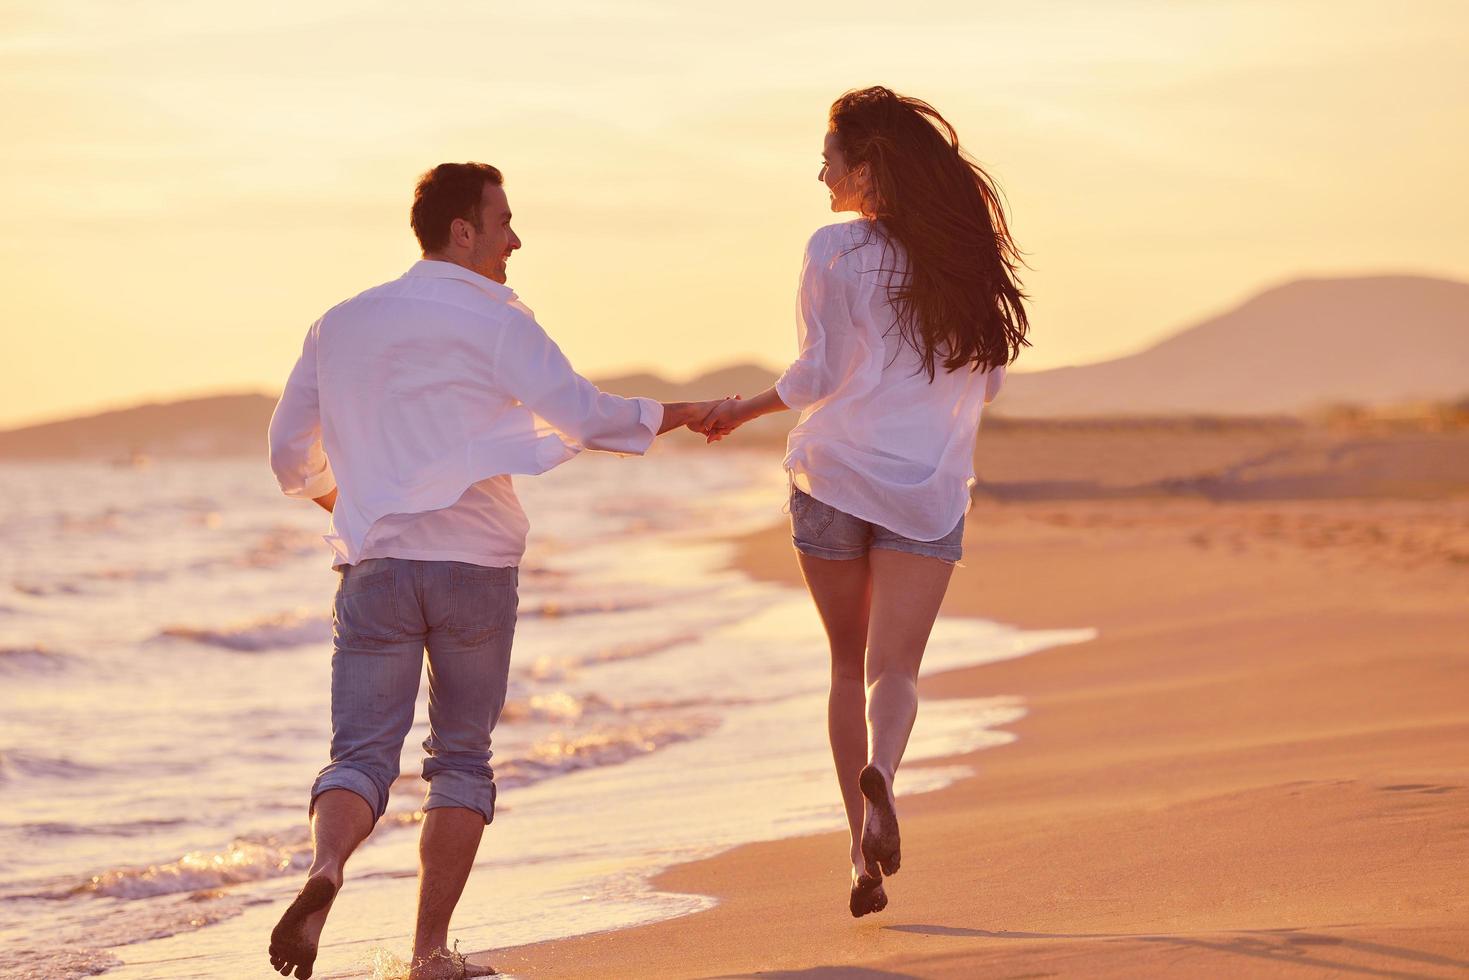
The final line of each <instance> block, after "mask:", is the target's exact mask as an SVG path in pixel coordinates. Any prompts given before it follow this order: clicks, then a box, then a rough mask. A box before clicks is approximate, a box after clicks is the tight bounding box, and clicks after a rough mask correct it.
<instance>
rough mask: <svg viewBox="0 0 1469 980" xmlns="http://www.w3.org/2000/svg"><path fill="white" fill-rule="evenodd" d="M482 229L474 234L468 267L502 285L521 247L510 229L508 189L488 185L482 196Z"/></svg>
mask: <svg viewBox="0 0 1469 980" xmlns="http://www.w3.org/2000/svg"><path fill="white" fill-rule="evenodd" d="M479 218H480V222H479V223H480V227H479V228H478V229H477V230H475V231H474V232H473V233H472V237H471V242H470V246H469V267H470V268H471V269H473V270H474V271H475V272H478V273H479V274H480V275H482V276H484V277H485V278H487V279H493V280H495V282H499V283H503V282H504V281H505V272H506V269H505V263H506V262H507V261H509V259H510V253H511V252H513V251H515V250H516V249H517V248H519V247H520V238H519V237H518V236H517V235H516V234H515V231H514V229H512V228H511V227H510V201H509V199H508V198H506V197H505V188H503V187H496V186H495V185H494V184H485V189H484V193H483V194H482V195H481V196H480V212H479Z"/></svg>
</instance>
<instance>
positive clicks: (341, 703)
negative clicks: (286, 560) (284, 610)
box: [311, 558, 519, 823]
mask: <svg viewBox="0 0 1469 980" xmlns="http://www.w3.org/2000/svg"><path fill="white" fill-rule="evenodd" d="M341 575H342V578H341V582H340V583H339V585H338V587H337V597H336V602H335V604H334V608H333V610H332V744H331V762H330V763H328V764H327V766H326V768H324V769H322V770H321V774H320V775H318V776H317V778H316V783H315V785H314V786H313V787H312V789H311V804H312V807H313V808H314V807H315V805H316V798H317V797H318V796H320V795H321V794H322V793H325V792H326V791H327V790H331V789H345V790H350V791H351V792H353V793H356V794H357V795H358V796H360V797H362V799H363V800H364V801H365V802H366V803H367V805H368V806H370V807H371V808H372V810H373V814H374V816H376V817H381V816H382V815H383V811H385V810H386V809H387V807H388V794H389V792H390V791H391V790H392V786H393V783H394V781H395V780H397V778H398V767H399V756H400V754H401V752H402V747H403V740H404V739H405V738H406V737H407V735H408V732H409V730H410V729H411V728H412V727H413V710H414V707H415V705H416V703H417V700H418V685H419V680H420V675H421V674H422V673H423V658H424V652H425V650H427V653H428V665H429V666H428V686H429V699H428V738H427V739H425V740H424V743H423V753H424V758H423V778H424V779H426V780H427V781H428V784H429V790H428V796H427V798H426V799H425V800H424V804H423V808H424V809H425V810H432V809H435V808H436V807H461V808H463V809H466V810H473V811H474V812H476V813H478V814H479V815H480V816H482V817H483V818H484V821H485V823H489V822H490V820H491V819H493V818H494V815H495V773H494V770H493V769H491V768H490V732H491V731H492V730H493V729H494V727H495V722H496V721H498V720H499V718H500V711H501V710H502V709H503V708H504V707H505V690H506V685H507V680H508V674H509V670H510V646H511V643H512V641H513V640H514V638H515V618H516V605H517V585H518V582H519V575H518V572H517V570H516V569H515V568H485V567H482V566H479V565H469V564H465V563H463V562H457V561H411V560H409V559H406V558H369V559H367V560H365V561H361V562H358V563H357V564H356V565H347V566H345V567H343V568H342V570H341Z"/></svg>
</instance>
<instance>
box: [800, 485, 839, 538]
mask: <svg viewBox="0 0 1469 980" xmlns="http://www.w3.org/2000/svg"><path fill="white" fill-rule="evenodd" d="M836 516H837V511H836V508H835V507H831V506H828V505H827V504H823V503H822V502H821V501H819V500H817V499H816V498H815V497H813V496H811V495H810V494H809V493H806V492H804V491H802V490H793V491H792V492H791V532H792V534H793V535H794V536H795V537H796V538H797V539H798V540H801V541H815V540H816V539H817V538H819V537H821V536H822V535H823V534H825V533H826V529H827V528H829V527H831V522H832V521H834V520H836Z"/></svg>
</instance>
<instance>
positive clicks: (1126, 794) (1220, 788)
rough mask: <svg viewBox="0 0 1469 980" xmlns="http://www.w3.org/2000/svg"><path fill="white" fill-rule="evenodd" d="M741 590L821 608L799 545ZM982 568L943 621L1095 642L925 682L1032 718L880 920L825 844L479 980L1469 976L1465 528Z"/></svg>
mask: <svg viewBox="0 0 1469 980" xmlns="http://www.w3.org/2000/svg"><path fill="white" fill-rule="evenodd" d="M737 564H738V567H740V568H741V569H743V570H745V571H747V572H748V573H749V574H752V575H755V576H758V577H761V578H765V579H770V580H776V581H784V582H790V583H793V584H794V583H798V581H799V580H798V571H797V568H796V565H795V562H794V560H793V557H792V554H791V551H790V547H789V542H788V538H787V537H786V534H785V532H784V530H783V529H773V530H771V531H769V532H765V533H762V534H759V535H756V536H753V537H751V538H749V539H746V540H744V541H742V542H740V545H739V556H738V561H737ZM966 566H967V567H964V568H962V569H960V570H959V571H958V573H957V574H956V576H955V579H954V583H953V586H952V587H951V590H950V595H949V600H948V602H947V605H946V608H945V613H946V614H947V615H960V616H962V615H976V616H983V617H986V618H990V619H995V620H1000V621H1003V622H1009V623H1015V624H1018V625H1021V626H1028V627H1047V628H1050V627H1096V628H1098V629H1099V630H1100V636H1099V638H1098V639H1096V640H1095V641H1092V642H1090V643H1085V644H1080V645H1077V646H1071V647H1062V648H1057V649H1053V650H1049V651H1044V652H1041V653H1038V654H1034V655H1031V656H1028V657H1024V658H1021V659H1019V660H1013V661H1008V662H1003V663H998V664H992V665H987V666H983V667H978V668H974V669H971V670H965V671H956V672H953V673H949V674H944V675H940V676H937V677H934V678H931V679H929V680H927V681H925V683H924V684H923V691H922V693H923V696H924V697H925V698H940V697H951V696H986V695H1018V696H1020V697H1021V698H1023V699H1024V702H1025V704H1026V706H1027V709H1028V714H1027V716H1026V717H1025V718H1023V719H1022V720H1020V721H1019V722H1017V723H1016V724H1014V725H1013V726H1011V728H1012V730H1013V731H1014V732H1015V733H1016V734H1017V735H1018V736H1019V739H1018V740H1017V741H1016V742H1014V743H1013V744H1011V745H1008V746H1004V747H1001V748H996V749H989V750H985V751H983V752H979V753H975V754H973V755H970V756H965V757H961V758H960V759H959V760H958V761H960V762H963V763H964V764H967V765H970V766H972V767H973V768H974V770H975V775H974V776H973V777H972V778H969V779H966V780H962V781H961V782H959V783H957V784H955V785H953V786H951V787H950V788H948V789H946V790H943V791H940V792H937V793H932V794H927V795H923V796H917V797H909V798H906V799H903V798H900V800H899V812H900V814H901V816H902V819H903V832H904V841H903V855H904V864H903V869H902V871H901V872H900V873H899V874H898V875H897V876H895V877H894V878H893V879H891V880H890V881H889V882H888V886H887V887H888V893H889V896H890V899H891V904H890V905H889V906H888V908H887V910H886V911H884V912H882V913H880V914H877V915H873V916H868V917H866V918H864V919H861V920H854V919H852V918H851V917H850V916H849V915H848V914H847V911H846V900H847V878H846V874H847V872H846V867H845V855H846V849H847V843H846V839H845V834H826V835H819V836H814V837H806V838H798V839H793V840H785V841H777V842H772V843H762V844H754V845H749V846H745V847H742V848H739V849H737V850H734V851H731V852H728V853H725V854H723V855H720V856H718V857H716V858H713V859H711V860H707V861H701V862H697V863H693V864H688V865H683V866H680V867H676V868H673V869H671V870H669V871H668V872H666V873H665V874H663V875H662V876H661V877H659V878H658V879H657V881H656V882H655V884H656V885H657V887H659V888H661V889H666V890H672V891H686V892H697V893H702V894H707V895H714V896H717V897H718V899H719V904H718V906H717V907H715V908H713V909H712V910H710V911H707V912H702V913H699V914H696V915H691V916H688V917H685V918H682V919H677V920H673V921H668V922H663V923H659V924H655V925H651V926H647V927H642V928H637V929H631V930H626V931H622V932H614V933H604V934H598V935H593V936H586V937H580V938H577V939H571V940H566V941H560V942H554V943H546V944H540V945H537V946H532V947H524V948H519V949H512V950H501V951H497V952H495V953H492V954H487V955H482V956H477V957H475V959H476V960H482V961H485V962H490V963H493V964H495V965H496V966H497V967H498V968H499V969H501V970H504V971H508V972H512V973H514V974H516V975H519V976H526V977H563V976H565V977H573V976H575V977H585V976H597V977H624V976H626V977H716V976H747V975H755V974H762V975H766V976H784V977H810V978H819V977H839V976H840V977H846V976H851V977H867V978H875V977H909V976H913V977H974V976H996V977H1040V976H1089V977H1094V976H1101V977H1138V976H1149V975H1154V976H1156V975H1169V976H1231V975H1243V976H1277V975H1278V976H1292V977H1293V976H1313V975H1319V976H1328V975H1330V976H1336V975H1366V976H1392V977H1448V976H1462V975H1464V974H1465V973H1466V972H1469V885H1466V883H1465V875H1464V871H1463V869H1464V868H1466V867H1469V750H1466V746H1469V500H1465V499H1463V498H1462V497H1461V498H1459V499H1448V500H1444V499H1440V500H1432V501H1410V500H1390V499H1389V500H1382V499H1379V500H1361V501H1351V500H1346V501H1342V500H1335V501H1322V500H1312V501H1287V502H1258V501H1257V502H1247V503H1230V504H1217V503H1210V502H1207V501H1201V500H1197V499H1129V500H1103V501H1097V500H1092V501H1086V500H1083V501H1067V502H1050V503H1038V502H1031V503H1013V502H1012V503H996V502H993V501H982V502H980V503H979V504H977V505H976V507H975V509H974V511H973V512H972V513H971V515H970V522H969V531H968V534H967V537H966ZM813 615H814V613H813ZM822 655H823V652H822V651H819V650H813V651H812V656H822ZM919 724H920V725H921V724H922V718H921V711H920V720H919ZM953 761H955V760H948V762H950V763H952V762H953ZM901 788H902V777H901V774H900V776H899V790H900V791H901ZM832 792H833V794H835V792H836V789H835V786H833V788H832ZM691 818H692V819H697V815H692V817H691Z"/></svg>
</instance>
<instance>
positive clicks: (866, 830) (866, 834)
mask: <svg viewBox="0 0 1469 980" xmlns="http://www.w3.org/2000/svg"><path fill="white" fill-rule="evenodd" d="M857 785H858V786H860V787H861V788H862V795H863V796H865V797H867V820H866V821H865V822H864V823H863V824H862V859H863V860H864V861H865V862H866V865H867V873H868V874H869V875H871V876H873V877H876V876H877V875H878V873H879V872H881V873H882V874H884V875H894V874H896V873H897V871H898V868H899V867H900V866H901V865H902V863H903V862H902V853H901V846H900V838H899V836H898V811H897V806H896V804H895V803H894V801H893V789H892V785H891V781H890V780H889V779H888V777H887V776H885V775H884V774H883V772H882V770H880V769H878V768H877V767H876V766H871V765H869V766H866V767H864V768H863V770H862V774H861V775H860V776H859V777H858V778H857Z"/></svg>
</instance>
